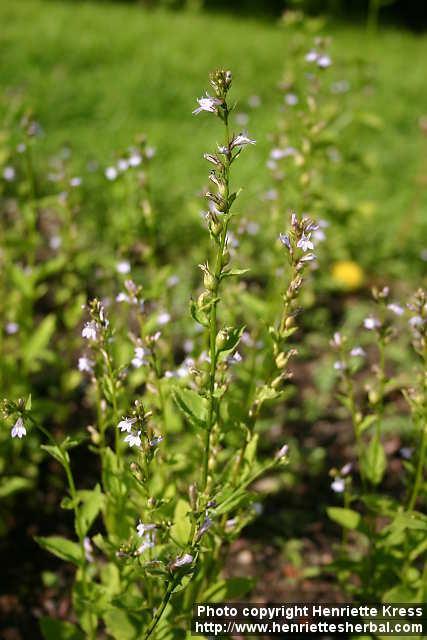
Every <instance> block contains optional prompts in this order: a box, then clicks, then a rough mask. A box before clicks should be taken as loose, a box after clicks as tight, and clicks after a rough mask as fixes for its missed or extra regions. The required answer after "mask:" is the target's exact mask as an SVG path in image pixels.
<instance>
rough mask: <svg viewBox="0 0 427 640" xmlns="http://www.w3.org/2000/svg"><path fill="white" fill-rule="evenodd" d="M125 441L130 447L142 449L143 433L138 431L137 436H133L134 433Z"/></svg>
mask: <svg viewBox="0 0 427 640" xmlns="http://www.w3.org/2000/svg"><path fill="white" fill-rule="evenodd" d="M124 441H125V442H127V443H128V445H129V446H130V447H140V446H141V431H138V433H137V434H136V435H135V434H133V433H129V435H127V436H126V438H125V440H124Z"/></svg>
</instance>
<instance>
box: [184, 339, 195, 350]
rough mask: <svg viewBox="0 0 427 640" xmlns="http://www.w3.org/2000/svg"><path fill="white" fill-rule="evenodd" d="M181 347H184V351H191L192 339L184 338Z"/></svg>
mask: <svg viewBox="0 0 427 640" xmlns="http://www.w3.org/2000/svg"><path fill="white" fill-rule="evenodd" d="M182 348H183V349H184V351H185V353H191V352H192V351H193V349H194V340H191V338H187V339H186V340H184V343H183V345H182Z"/></svg>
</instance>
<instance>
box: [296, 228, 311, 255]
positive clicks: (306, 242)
mask: <svg viewBox="0 0 427 640" xmlns="http://www.w3.org/2000/svg"><path fill="white" fill-rule="evenodd" d="M310 238H311V233H309V234H308V235H305V233H303V234H302V236H301V238H300V239H299V240H298V242H297V247H298V248H299V249H302V250H303V251H304V253H305V252H306V251H308V249H310V250H311V251H312V250H313V249H314V244H313V243H312V241H311V239H310Z"/></svg>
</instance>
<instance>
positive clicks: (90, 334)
mask: <svg viewBox="0 0 427 640" xmlns="http://www.w3.org/2000/svg"><path fill="white" fill-rule="evenodd" d="M82 337H83V338H86V339H87V340H96V339H97V337H98V333H97V325H96V322H95V321H94V320H91V321H90V322H86V324H85V326H84V327H83V330H82Z"/></svg>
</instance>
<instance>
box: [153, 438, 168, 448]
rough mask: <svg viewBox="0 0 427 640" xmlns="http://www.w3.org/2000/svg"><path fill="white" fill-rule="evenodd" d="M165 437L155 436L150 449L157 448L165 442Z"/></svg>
mask: <svg viewBox="0 0 427 640" xmlns="http://www.w3.org/2000/svg"><path fill="white" fill-rule="evenodd" d="M164 439H165V438H164V436H155V437H154V438H153V439H152V440H150V447H157V445H159V444H160V443H161V442H163V440H164Z"/></svg>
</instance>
